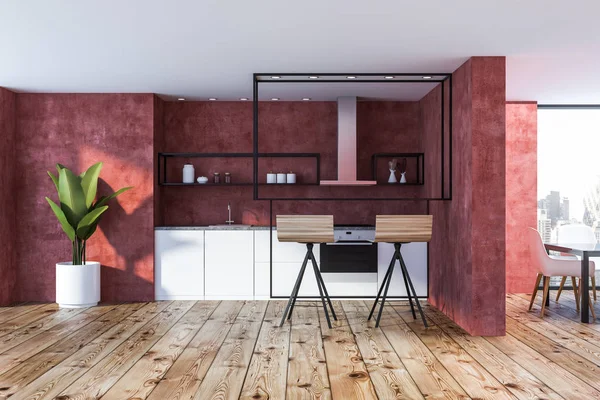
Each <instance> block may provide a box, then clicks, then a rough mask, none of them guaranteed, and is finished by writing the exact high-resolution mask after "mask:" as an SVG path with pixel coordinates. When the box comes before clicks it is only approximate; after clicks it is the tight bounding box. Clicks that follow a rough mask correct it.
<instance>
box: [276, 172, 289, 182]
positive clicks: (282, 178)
mask: <svg viewBox="0 0 600 400" xmlns="http://www.w3.org/2000/svg"><path fill="white" fill-rule="evenodd" d="M286 181H287V176H286V174H284V173H283V172H280V173H278V174H277V183H286Z"/></svg>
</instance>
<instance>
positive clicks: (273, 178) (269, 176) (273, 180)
mask: <svg viewBox="0 0 600 400" xmlns="http://www.w3.org/2000/svg"><path fill="white" fill-rule="evenodd" d="M267 183H277V175H276V174H274V173H273V172H271V171H269V173H268V174H267Z"/></svg>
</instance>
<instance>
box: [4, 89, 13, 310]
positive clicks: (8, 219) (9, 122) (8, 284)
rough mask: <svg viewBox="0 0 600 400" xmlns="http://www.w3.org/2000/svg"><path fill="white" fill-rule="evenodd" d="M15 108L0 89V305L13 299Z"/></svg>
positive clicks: (8, 95) (9, 92) (8, 92)
mask: <svg viewBox="0 0 600 400" xmlns="http://www.w3.org/2000/svg"><path fill="white" fill-rule="evenodd" d="M15 107H16V95H15V93H13V92H11V91H9V90H6V89H3V88H0V171H2V173H1V174H0V187H1V188H2V190H1V191H0V243H2V246H0V306H5V305H8V304H10V303H12V302H13V301H15V296H14V294H15V293H14V288H15V283H16V274H17V266H16V243H15V230H16V227H17V225H16V221H17V220H16V214H15V207H16V205H17V203H16V196H15V190H14V189H15V160H16V153H15V129H16V108H15Z"/></svg>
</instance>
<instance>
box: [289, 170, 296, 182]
mask: <svg viewBox="0 0 600 400" xmlns="http://www.w3.org/2000/svg"><path fill="white" fill-rule="evenodd" d="M287 183H296V174H295V173H293V172H292V171H290V172H288V174H287Z"/></svg>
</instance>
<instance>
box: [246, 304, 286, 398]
mask: <svg viewBox="0 0 600 400" xmlns="http://www.w3.org/2000/svg"><path fill="white" fill-rule="evenodd" d="M286 304H287V302H285V301H281V300H279V301H270V302H269V305H268V307H267V312H266V313H265V317H264V320H263V324H262V327H261V329H260V333H259V335H258V340H257V341H256V347H255V348H254V353H253V355H252V359H251V360H250V367H249V368H248V373H247V374H246V379H245V382H244V387H243V388H242V394H241V395H240V399H255V400H258V399H263V400H265V399H285V393H286V383H287V367H288V356H289V347H290V325H289V324H284V326H282V327H281V328H280V327H279V323H280V320H281V317H282V316H283V312H284V309H285V306H286Z"/></svg>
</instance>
